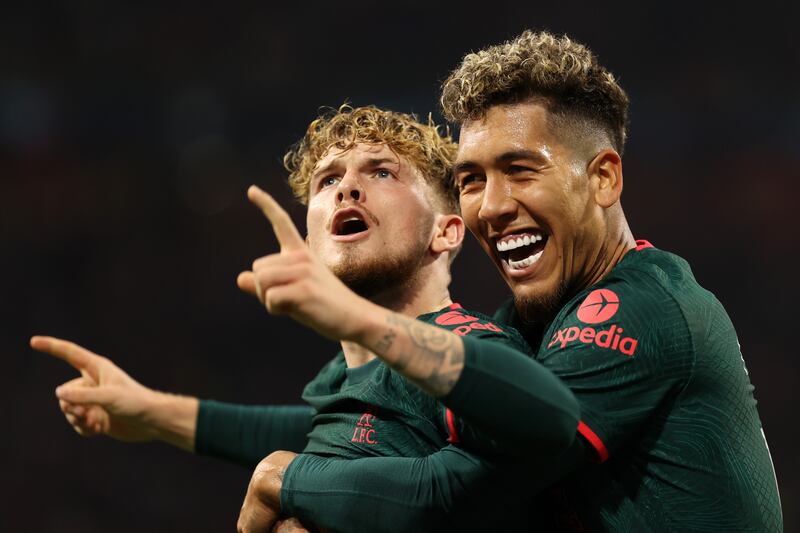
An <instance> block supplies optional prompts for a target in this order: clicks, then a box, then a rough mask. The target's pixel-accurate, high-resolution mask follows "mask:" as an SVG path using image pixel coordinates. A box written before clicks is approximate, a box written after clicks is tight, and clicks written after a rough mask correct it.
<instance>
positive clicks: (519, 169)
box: [508, 165, 534, 174]
mask: <svg viewBox="0 0 800 533" xmlns="http://www.w3.org/2000/svg"><path fill="white" fill-rule="evenodd" d="M508 172H509V174H516V173H518V172H534V170H533V169H532V168H528V167H523V166H520V165H510V166H509V167H508Z"/></svg>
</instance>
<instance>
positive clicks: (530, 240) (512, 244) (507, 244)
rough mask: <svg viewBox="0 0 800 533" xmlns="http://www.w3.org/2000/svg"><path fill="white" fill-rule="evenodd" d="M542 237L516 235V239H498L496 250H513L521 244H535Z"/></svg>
mask: <svg viewBox="0 0 800 533" xmlns="http://www.w3.org/2000/svg"><path fill="white" fill-rule="evenodd" d="M543 238H544V237H542V236H541V235H525V236H524V237H518V238H516V239H508V240H505V241H498V242H497V245H496V246H497V251H499V252H507V251H509V250H515V249H517V248H519V247H521V246H528V245H529V244H535V243H536V242H538V241H541V240H542V239H543Z"/></svg>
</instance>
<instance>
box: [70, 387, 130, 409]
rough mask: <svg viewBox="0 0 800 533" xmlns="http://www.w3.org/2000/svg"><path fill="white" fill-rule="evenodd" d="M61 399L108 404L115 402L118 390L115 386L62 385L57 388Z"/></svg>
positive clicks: (82, 402) (76, 402)
mask: <svg viewBox="0 0 800 533" xmlns="http://www.w3.org/2000/svg"><path fill="white" fill-rule="evenodd" d="M56 396H57V397H58V399H59V400H64V401H65V402H70V403H75V404H79V405H80V404H87V403H88V404H97V405H102V406H107V405H109V404H111V403H113V402H114V400H115V399H116V396H117V391H116V390H115V388H114V387H80V386H67V385H62V386H60V387H57V388H56Z"/></svg>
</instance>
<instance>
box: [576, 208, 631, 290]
mask: <svg viewBox="0 0 800 533" xmlns="http://www.w3.org/2000/svg"><path fill="white" fill-rule="evenodd" d="M607 234H608V238H607V239H606V240H605V241H603V243H602V245H601V246H600V247H599V248H598V249H597V250H596V252H595V256H594V257H593V258H591V259H590V260H589V268H588V269H587V271H586V274H585V275H584V276H583V277H582V278H581V279H580V280H579V281H578V283H577V284H576V286H575V287H574V288H573V290H572V291H570V292H571V293H572V295H571V296H574V295H575V294H577V293H579V292H580V291H582V290H584V289H586V288H587V287H591V286H592V285H594V284H595V283H597V282H598V281H600V280H601V279H603V278H605V277H606V276H608V275H609V274H610V273H611V271H612V270H613V269H614V267H616V266H617V265H618V264H619V262H620V261H622V258H623V257H625V254H627V253H628V252H629V251H631V250H633V249H634V248H636V239H634V238H633V233H631V229H630V227H629V226H628V222H627V221H626V220H625V218H624V216H622V218H621V220H620V222H619V223H618V224H616V227H613V228H611V227H609V228H608V232H607Z"/></svg>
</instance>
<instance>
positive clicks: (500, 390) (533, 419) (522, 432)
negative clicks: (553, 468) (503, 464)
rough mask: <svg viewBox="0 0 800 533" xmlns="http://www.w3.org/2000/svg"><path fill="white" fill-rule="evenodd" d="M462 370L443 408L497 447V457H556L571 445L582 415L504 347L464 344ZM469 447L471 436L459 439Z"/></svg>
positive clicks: (551, 381) (550, 379) (553, 382)
mask: <svg viewBox="0 0 800 533" xmlns="http://www.w3.org/2000/svg"><path fill="white" fill-rule="evenodd" d="M464 347H465V356H464V365H463V369H462V372H461V375H460V378H459V380H458V382H457V383H456V385H455V387H453V389H452V391H451V392H450V393H449V394H448V395H447V396H445V397H443V398H441V401H442V403H444V404H445V405H447V406H448V407H450V409H452V410H453V412H454V413H456V414H457V415H459V416H460V417H461V418H463V419H464V420H466V421H467V422H469V424H470V425H472V426H474V427H475V428H476V429H478V430H480V431H481V432H483V433H484V434H485V436H488V437H490V438H491V440H492V441H494V442H495V443H496V446H497V451H501V452H506V453H507V452H511V453H514V454H515V455H522V456H528V457H530V456H531V455H533V454H536V455H545V456H554V455H557V454H559V453H561V452H562V451H563V450H564V449H566V448H567V447H568V446H569V445H570V444H571V443H572V441H573V440H574V438H575V434H576V429H577V426H578V421H579V419H580V409H579V406H578V402H577V400H576V399H575V396H574V395H573V394H572V392H571V391H570V390H569V389H568V388H567V387H566V385H564V383H563V382H562V381H561V380H560V379H558V378H557V377H556V376H555V375H554V374H553V373H552V372H550V371H549V370H547V369H546V368H544V367H543V366H542V365H541V364H539V363H538V362H537V361H535V360H533V359H531V358H529V357H526V356H524V355H522V354H520V353H518V352H517V351H515V350H513V349H510V348H508V347H506V346H504V345H501V344H498V343H490V342H480V341H476V340H475V339H470V338H468V337H467V338H464ZM462 437H463V439H462V440H463V444H464V445H465V446H467V447H469V444H470V443H469V437H470V435H469V433H467V434H465V435H463V436H462Z"/></svg>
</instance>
